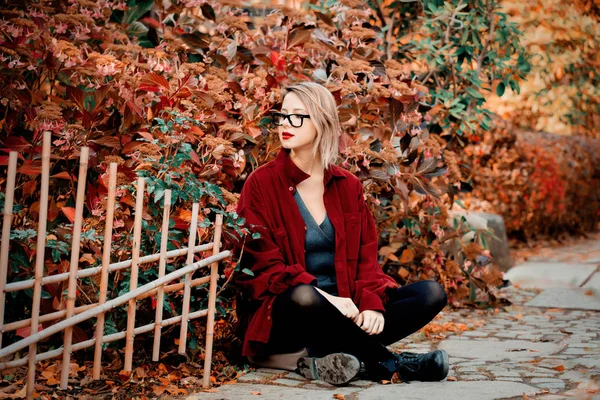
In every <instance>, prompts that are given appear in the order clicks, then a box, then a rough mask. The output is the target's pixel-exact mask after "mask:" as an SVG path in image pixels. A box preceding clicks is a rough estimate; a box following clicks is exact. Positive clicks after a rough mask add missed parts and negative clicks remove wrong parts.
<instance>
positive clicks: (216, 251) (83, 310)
mask: <svg viewBox="0 0 600 400" xmlns="http://www.w3.org/2000/svg"><path fill="white" fill-rule="evenodd" d="M50 141H51V134H50V132H44V134H43V146H42V174H41V196H40V211H39V218H40V220H39V224H38V237H37V249H36V252H37V253H36V262H35V269H34V272H35V273H34V278H33V279H27V280H23V281H17V282H11V283H7V282H6V280H7V273H8V261H9V257H8V256H9V249H10V230H11V224H12V217H13V215H12V210H13V203H14V190H15V180H16V173H17V161H18V159H17V153H16V152H14V151H11V152H10V154H9V162H8V171H7V172H8V174H7V180H6V193H5V203H4V210H3V227H2V245H1V246H0V359H1V358H5V357H8V356H11V355H13V354H15V353H16V352H18V351H20V350H23V349H24V348H26V347H29V352H28V353H27V355H26V356H25V357H22V358H17V359H14V360H10V361H3V362H0V370H2V369H5V368H13V367H19V366H24V365H28V366H29V368H28V371H27V381H26V387H27V389H26V396H27V398H29V399H31V398H33V395H34V385H35V374H36V368H35V366H36V362H38V361H41V360H47V359H51V358H55V357H61V355H62V370H61V381H60V388H61V389H66V388H67V385H68V378H69V365H70V357H71V353H72V352H73V351H77V350H81V349H85V348H89V347H92V346H94V347H95V349H94V366H93V370H92V378H94V379H98V378H100V373H101V360H102V345H103V344H105V343H110V342H114V341H117V340H122V339H125V361H124V369H125V370H126V371H131V369H132V364H133V348H134V337H135V335H139V334H142V333H147V332H154V346H153V352H152V359H153V360H154V361H158V359H159V353H160V339H161V330H162V328H164V327H166V326H169V325H174V324H180V338H179V348H178V351H179V353H182V354H183V353H185V350H186V347H187V346H186V344H187V331H188V322H189V321H190V320H193V319H196V318H200V317H205V316H206V317H207V326H206V338H205V339H206V347H205V358H204V375H203V386H204V387H208V386H210V371H211V364H212V347H213V336H214V317H215V308H216V291H217V278H218V265H219V261H222V260H225V259H227V258H229V257H231V253H230V252H229V251H227V250H224V251H220V248H221V232H222V225H223V216H222V215H220V214H217V216H216V220H215V230H214V236H213V241H212V242H210V243H205V244H199V245H196V232H197V230H198V214H199V204H198V203H194V204H193V207H192V220H191V223H190V231H189V238H188V247H185V248H181V249H177V250H171V251H167V239H168V236H169V235H168V227H169V216H170V211H171V210H170V208H171V191H170V190H165V195H164V213H163V221H162V222H163V223H162V229H161V245H160V252H159V253H157V254H151V255H145V256H140V254H139V252H140V244H141V225H142V213H143V204H144V199H145V196H144V187H145V180H144V178H138V179H137V190H136V203H135V211H134V235H133V243H132V251H131V254H132V256H131V259H129V260H124V261H120V262H116V263H110V256H111V253H112V234H113V232H112V230H113V219H114V207H115V200H116V177H117V164H116V163H111V164H110V165H109V179H108V195H107V209H106V219H105V221H106V224H105V232H104V245H103V253H102V262H101V265H100V266H97V267H91V268H84V269H79V268H78V267H79V251H80V244H81V243H80V241H81V226H82V221H83V208H84V203H85V202H84V199H85V187H86V179H87V171H88V158H89V149H88V148H87V147H82V148H81V151H80V163H79V179H78V181H77V182H78V184H77V193H76V203H75V219H74V224H73V235H72V238H73V239H72V244H71V258H70V260H71V261H70V264H69V271H68V272H65V273H60V274H55V275H50V276H43V271H44V268H43V265H44V250H45V247H46V246H45V245H46V243H45V242H46V214H47V209H48V188H49V178H50V177H49V171H50V147H51V143H50ZM206 251H211V252H212V255H210V256H208V257H205V258H203V259H201V260H200V261H197V262H194V255H195V254H196V253H199V252H206ZM184 255H185V256H187V259H186V263H185V266H183V267H181V268H179V269H177V270H175V271H172V272H170V273H168V274H167V273H166V263H167V259H171V258H174V257H180V256H184ZM155 261H158V262H159V265H158V278H157V279H155V280H154V281H152V282H148V283H146V284H144V285H142V286H139V287H138V270H139V266H140V265H142V264H147V263H151V262H155ZM203 267H210V275H208V276H204V277H201V278H196V279H192V275H193V273H194V272H195V271H197V270H198V269H201V268H203ZM126 268H129V269H130V283H129V292H128V293H125V294H123V295H121V296H118V297H116V298H113V299H108V298H107V297H108V291H107V286H108V280H109V274H110V273H112V272H115V271H119V270H122V269H126ZM95 275H100V292H99V296H98V302H97V303H93V304H86V305H81V306H78V307H76V306H75V302H76V288H77V281H78V280H81V279H84V278H89V277H92V276H95ZM181 278H183V280H182V281H180V282H177V283H175V282H174V281H176V280H178V279H181ZM64 281H68V289H67V296H66V302H65V304H66V307H65V309H62V310H58V311H55V312H52V313H47V314H42V315H40V302H41V293H42V287H43V286H44V285H50V284H55V283H59V282H64ZM203 284H208V307H207V308H206V309H204V310H198V311H194V312H190V310H189V309H190V307H189V302H190V298H191V288H193V287H198V286H200V285H203ZM26 289H33V299H32V300H33V303H32V307H31V318H27V319H23V320H20V321H15V322H10V323H8V324H5V323H4V311H5V308H6V293H9V292H16V291H21V290H26ZM180 290H183V303H182V309H181V315H177V316H173V317H170V318H166V319H163V301H164V295H165V294H166V293H172V292H175V291H180ZM154 296H156V301H157V305H156V316H155V320H154V322H152V323H149V324H146V325H143V326H138V327H136V326H135V314H136V313H135V310H136V305H137V304H136V302H137V301H140V300H142V299H146V298H148V297H154ZM126 303H128V309H127V327H126V330H125V331H122V332H117V333H112V334H109V335H105V334H104V316H105V313H106V312H109V311H110V310H111V309H113V308H114V307H117V306H121V305H123V304H126ZM94 317H96V333H95V335H94V337H93V338H91V339H88V340H85V341H82V342H78V343H74V344H73V343H72V336H73V335H72V333H73V327H74V326H75V325H76V324H78V323H81V322H83V321H86V320H88V319H90V318H94ZM60 319H62V320H61V321H58V322H56V323H54V324H53V325H50V326H49V327H47V328H44V329H42V330H41V331H40V330H39V329H38V328H39V326H40V324H41V323H44V322H50V321H55V320H60ZM28 326H29V327H30V329H31V330H30V335H29V336H27V337H25V338H23V339H21V340H19V341H17V342H15V343H12V344H10V345H9V346H6V347H2V334H3V333H5V332H10V331H14V330H16V329H21V328H26V327H28ZM60 332H64V337H63V346H62V347H61V348H59V349H55V350H51V351H46V352H44V353H37V344H38V343H39V342H40V341H41V340H44V339H46V338H48V337H50V336H52V335H54V334H57V333H60Z"/></svg>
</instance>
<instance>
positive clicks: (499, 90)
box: [496, 82, 506, 97]
mask: <svg viewBox="0 0 600 400" xmlns="http://www.w3.org/2000/svg"><path fill="white" fill-rule="evenodd" d="M505 90H506V85H505V84H504V82H500V83H499V84H498V86H496V94H497V95H498V96H499V97H502V95H503V94H504V91H505Z"/></svg>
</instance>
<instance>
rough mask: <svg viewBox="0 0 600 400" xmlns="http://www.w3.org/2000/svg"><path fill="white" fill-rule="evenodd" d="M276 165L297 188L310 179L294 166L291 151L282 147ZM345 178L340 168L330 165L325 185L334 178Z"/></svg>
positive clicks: (326, 173) (325, 177) (326, 171)
mask: <svg viewBox="0 0 600 400" xmlns="http://www.w3.org/2000/svg"><path fill="white" fill-rule="evenodd" d="M275 165H276V166H277V169H278V170H279V171H280V172H281V173H282V174H283V175H284V176H286V177H287V178H288V180H289V181H290V183H291V184H292V185H293V186H296V185H297V184H299V183H300V182H302V181H303V180H305V179H306V178H308V177H310V175H309V174H307V173H306V172H304V171H302V170H301V169H300V168H299V167H298V166H297V165H296V164H294V161H292V159H291V157H290V149H286V148H284V147H282V148H281V149H280V150H279V154H277V158H276V159H275ZM345 177H346V175H344V173H343V172H342V171H340V170H339V167H338V166H336V165H330V166H329V168H328V169H326V170H325V176H324V182H325V185H327V184H328V183H329V181H330V180H331V179H332V178H345Z"/></svg>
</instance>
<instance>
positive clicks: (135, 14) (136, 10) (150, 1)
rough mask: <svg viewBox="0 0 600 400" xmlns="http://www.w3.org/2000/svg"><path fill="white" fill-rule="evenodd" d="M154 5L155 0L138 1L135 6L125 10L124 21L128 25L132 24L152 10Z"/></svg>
mask: <svg viewBox="0 0 600 400" xmlns="http://www.w3.org/2000/svg"><path fill="white" fill-rule="evenodd" d="M153 5H154V0H145V1H144V0H142V1H140V2H138V3H137V4H136V5H135V6H133V7H130V8H129V9H128V10H127V11H125V14H124V15H123V23H124V24H127V25H129V24H132V23H133V22H135V21H137V20H138V19H140V18H141V17H142V16H143V15H144V14H146V13H147V12H148V11H150V10H151V9H152V6H153Z"/></svg>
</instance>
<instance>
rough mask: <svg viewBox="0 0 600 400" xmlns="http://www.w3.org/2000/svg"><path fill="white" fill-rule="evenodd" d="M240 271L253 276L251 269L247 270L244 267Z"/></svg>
mask: <svg viewBox="0 0 600 400" xmlns="http://www.w3.org/2000/svg"><path fill="white" fill-rule="evenodd" d="M242 272H243V273H244V274H246V275H250V276H254V272H252V271H251V270H249V269H248V268H244V269H243V270H242Z"/></svg>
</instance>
